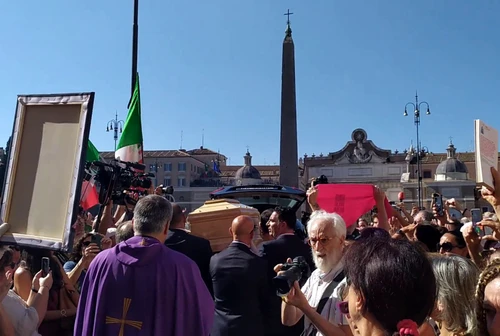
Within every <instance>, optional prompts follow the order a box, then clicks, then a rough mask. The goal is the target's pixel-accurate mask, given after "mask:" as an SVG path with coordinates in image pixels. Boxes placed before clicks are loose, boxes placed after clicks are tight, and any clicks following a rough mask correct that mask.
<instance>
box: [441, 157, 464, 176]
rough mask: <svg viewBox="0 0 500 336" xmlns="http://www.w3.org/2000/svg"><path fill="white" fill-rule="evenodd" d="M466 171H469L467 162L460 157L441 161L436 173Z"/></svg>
mask: <svg viewBox="0 0 500 336" xmlns="http://www.w3.org/2000/svg"><path fill="white" fill-rule="evenodd" d="M448 173H465V174H468V173H469V171H468V169H467V166H466V165H465V163H463V162H462V161H460V160H459V159H455V158H451V159H446V160H445V161H443V162H441V163H440V164H439V165H438V166H437V168H436V174H448Z"/></svg>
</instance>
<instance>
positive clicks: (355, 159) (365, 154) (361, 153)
mask: <svg viewBox="0 0 500 336" xmlns="http://www.w3.org/2000/svg"><path fill="white" fill-rule="evenodd" d="M352 140H353V141H355V142H356V145H355V146H354V149H353V151H352V152H351V153H346V156H347V159H348V160H349V162H351V163H367V162H370V160H371V159H372V153H371V151H369V150H367V149H366V148H365V145H364V141H365V140H366V133H365V132H364V131H363V130H361V129H357V130H355V131H354V132H353V134H352Z"/></svg>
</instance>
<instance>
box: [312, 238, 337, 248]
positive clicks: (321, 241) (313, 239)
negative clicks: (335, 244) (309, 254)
mask: <svg viewBox="0 0 500 336" xmlns="http://www.w3.org/2000/svg"><path fill="white" fill-rule="evenodd" d="M332 239H333V238H324V237H323V238H319V239H318V238H312V237H311V238H309V239H307V243H308V244H309V245H310V246H314V245H316V243H317V242H319V243H320V245H321V246H325V245H326V244H328V242H329V241H330V240H332Z"/></svg>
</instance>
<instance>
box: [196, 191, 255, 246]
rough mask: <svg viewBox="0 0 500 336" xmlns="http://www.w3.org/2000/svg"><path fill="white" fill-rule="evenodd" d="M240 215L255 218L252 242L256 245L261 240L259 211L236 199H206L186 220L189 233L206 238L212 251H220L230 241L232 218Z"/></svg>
mask: <svg viewBox="0 0 500 336" xmlns="http://www.w3.org/2000/svg"><path fill="white" fill-rule="evenodd" d="M240 215H246V216H250V217H252V218H253V219H254V220H255V229H254V244H255V245H256V246H257V245H258V244H259V243H260V242H261V241H262V238H261V237H260V230H259V223H260V213H259V211H258V210H257V209H255V208H252V207H249V206H247V205H244V204H241V203H240V202H238V201H237V200H234V199H218V200H210V201H206V202H205V204H203V205H202V206H201V207H199V208H198V209H196V210H194V211H193V212H191V213H190V214H189V215H188V217H187V221H188V223H189V227H190V231H191V234H193V235H195V236H198V237H203V238H205V239H208V240H209V241H210V245H211V246H212V251H213V252H220V251H222V250H223V249H225V248H226V247H227V246H228V245H229V244H230V243H231V242H232V240H233V238H232V237H231V234H230V233H229V228H230V227H231V223H232V222H233V220H234V219H235V218H236V217H238V216H240Z"/></svg>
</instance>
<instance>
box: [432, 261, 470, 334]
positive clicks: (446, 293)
mask: <svg viewBox="0 0 500 336" xmlns="http://www.w3.org/2000/svg"><path fill="white" fill-rule="evenodd" d="M430 261H431V265H432V268H433V270H434V274H435V276H436V285H437V299H436V304H435V307H434V311H433V312H432V314H431V319H430V321H429V322H431V324H432V320H434V321H435V322H437V325H438V328H439V332H437V333H436V334H439V335H441V336H445V335H454V336H457V335H471V336H476V335H479V333H478V326H477V319H476V307H475V300H474V291H475V287H476V284H477V279H478V278H479V269H478V267H477V266H476V265H475V264H474V263H473V262H472V261H471V260H469V259H466V258H464V257H461V256H458V255H454V254H450V255H443V254H441V255H440V254H432V255H431V256H430Z"/></svg>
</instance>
